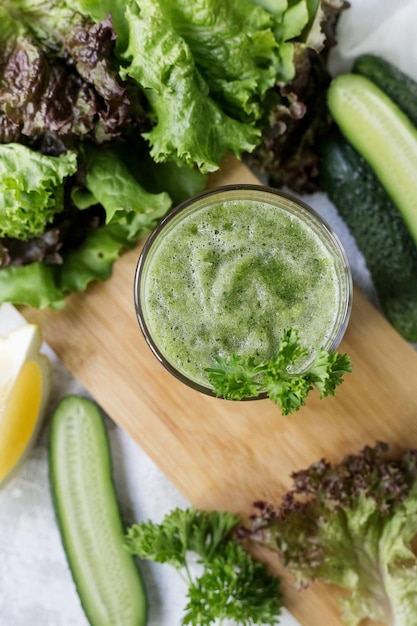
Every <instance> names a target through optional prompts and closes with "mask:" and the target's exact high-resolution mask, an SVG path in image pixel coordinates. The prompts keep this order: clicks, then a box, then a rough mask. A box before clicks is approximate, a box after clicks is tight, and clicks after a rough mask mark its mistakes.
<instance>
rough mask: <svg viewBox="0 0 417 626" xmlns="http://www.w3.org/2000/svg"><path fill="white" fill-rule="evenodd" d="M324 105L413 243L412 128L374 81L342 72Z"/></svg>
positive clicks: (416, 217)
mask: <svg viewBox="0 0 417 626" xmlns="http://www.w3.org/2000/svg"><path fill="white" fill-rule="evenodd" d="M328 106H329V110H330V113H331V114H332V116H333V119H334V120H335V122H336V124H337V125H338V126H339V128H340V130H341V131H342V133H343V134H344V135H345V137H346V139H347V140H348V141H349V143H350V144H351V145H353V146H354V147H355V148H356V150H357V151H358V152H359V153H360V154H362V156H363V157H364V158H365V159H366V160H367V161H368V163H369V165H370V166H371V167H372V169H373V171H374V172H375V174H376V176H377V177H378V179H379V181H380V183H381V184H382V185H383V187H384V188H385V190H386V191H387V193H388V194H389V196H390V197H391V199H392V201H393V202H394V203H395V205H396V207H397V208H398V210H399V211H400V213H401V214H402V217H403V220H404V222H405V224H406V225H407V228H408V230H409V232H410V235H411V236H412V238H413V240H414V241H415V243H416V244H417V129H416V128H415V127H414V126H413V124H412V123H411V122H410V120H409V118H408V117H407V116H406V115H405V113H403V111H402V110H401V109H400V108H399V107H398V106H397V105H396V104H395V103H394V102H393V101H392V100H391V99H390V98H389V97H388V96H387V95H386V94H385V93H384V92H383V91H382V90H381V89H380V88H379V87H377V86H376V85H375V84H374V83H373V82H371V81H370V80H368V79H367V78H365V77H363V76H360V75H357V74H341V75H339V76H337V77H336V78H335V79H334V80H333V81H332V83H331V85H330V87H329V90H328Z"/></svg>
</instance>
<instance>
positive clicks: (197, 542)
mask: <svg viewBox="0 0 417 626" xmlns="http://www.w3.org/2000/svg"><path fill="white" fill-rule="evenodd" d="M240 521H241V520H240V518H239V516H237V515H233V514H232V513H228V512H219V511H202V510H199V509H195V508H193V507H190V508H188V509H185V510H182V509H174V510H173V511H171V512H170V513H169V514H168V515H166V516H165V517H164V519H163V520H162V522H161V523H160V524H154V523H153V522H142V523H140V524H135V525H133V526H132V527H131V528H129V530H128V533H127V536H126V543H127V546H128V549H129V551H130V552H131V553H132V554H134V555H136V556H138V557H139V558H141V559H147V560H152V561H156V562H158V563H169V564H170V565H172V566H173V567H175V568H176V569H177V570H178V571H179V572H180V574H181V575H182V576H183V577H184V578H185V580H186V581H187V583H188V594H187V604H186V606H185V612H184V617H183V620H182V624H183V625H184V626H185V625H187V624H189V625H191V626H209V625H210V624H214V623H216V624H219V623H221V621H222V620H225V619H230V620H235V621H236V623H238V624H242V625H243V626H252V625H254V624H271V625H273V624H277V623H278V616H279V615H280V613H281V607H282V598H281V594H280V589H279V579H278V578H277V577H276V576H273V575H271V574H269V572H268V569H267V566H266V565H265V564H264V563H260V562H257V561H255V560H254V559H252V557H251V556H250V554H249V553H248V552H247V551H245V550H244V548H243V547H242V546H241V545H240V544H239V543H238V541H237V540H236V539H235V538H234V537H233V530H234V528H235V527H237V526H238V524H239V522H240ZM193 557H194V559H193ZM195 557H196V558H197V563H195ZM195 565H197V567H194V566H195ZM194 569H196V570H198V573H197V572H194Z"/></svg>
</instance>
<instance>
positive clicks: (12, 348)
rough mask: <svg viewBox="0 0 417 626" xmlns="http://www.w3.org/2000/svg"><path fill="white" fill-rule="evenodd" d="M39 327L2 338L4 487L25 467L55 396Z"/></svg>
mask: <svg viewBox="0 0 417 626" xmlns="http://www.w3.org/2000/svg"><path fill="white" fill-rule="evenodd" d="M41 345H42V336H41V332H40V329H39V327H38V326H36V325H34V324H26V325H24V326H22V327H21V328H18V329H17V330H14V331H12V332H10V333H9V334H8V335H6V336H5V337H0V486H3V485H4V484H5V482H6V480H8V479H9V478H11V477H12V476H13V475H14V474H15V472H16V471H17V470H18V469H19V468H20V467H21V465H22V463H23V462H24V460H25V459H26V457H27V454H28V452H29V451H30V449H31V447H32V445H33V443H34V442H35V440H36V437H37V435H38V432H39V429H40V426H41V423H42V418H43V417H44V414H45V409H46V406H47V403H48V400H49V396H50V392H51V379H52V375H51V366H50V362H49V359H48V357H47V356H46V355H44V354H41V353H40V348H41Z"/></svg>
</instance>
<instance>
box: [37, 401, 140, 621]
mask: <svg viewBox="0 0 417 626" xmlns="http://www.w3.org/2000/svg"><path fill="white" fill-rule="evenodd" d="M49 474H50V483H51V489H52V495H53V501H54V507H55V512H56V517H57V521H58V525H59V529H60V532H61V538H62V543H63V546H64V550H65V553H66V556H67V560H68V564H69V567H70V570H71V573H72V577H73V579H74V582H75V586H76V588H77V592H78V595H79V598H80V601H81V604H82V606H83V609H84V612H85V615H86V617H87V619H88V620H89V622H90V624H91V625H92V626H144V625H145V624H146V623H147V598H146V593H145V589H144V586H143V582H142V579H141V576H140V573H139V571H138V569H137V566H136V564H135V562H134V560H133V558H132V556H131V555H130V554H129V553H128V551H127V550H126V548H125V546H124V534H125V533H124V528H123V524H122V521H121V516H120V511H119V507H118V503H117V499H116V493H115V489H114V484H113V480H112V470H111V459H110V450H109V444H108V439H107V434H106V430H105V426H104V422H103V418H102V416H101V413H100V411H99V409H98V407H97V405H96V404H95V403H94V402H92V401H91V400H89V399H88V398H84V397H82V396H77V395H70V396H66V397H64V398H63V399H62V400H61V401H60V403H59V404H58V406H57V407H56V409H55V411H54V413H53V415H52V422H51V431H50V445H49Z"/></svg>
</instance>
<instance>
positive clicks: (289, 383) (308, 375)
mask: <svg viewBox="0 0 417 626" xmlns="http://www.w3.org/2000/svg"><path fill="white" fill-rule="evenodd" d="M307 355H308V350H307V349H306V348H304V347H303V346H301V345H300V341H299V336H298V333H297V331H296V330H294V329H289V330H286V331H284V333H283V335H282V338H281V340H280V345H279V350H278V352H277V354H276V355H275V356H274V357H272V358H271V359H270V360H269V361H262V362H260V363H257V362H256V359H255V358H253V357H240V356H238V355H236V354H233V355H232V356H231V357H230V358H228V359H224V358H222V357H216V358H215V362H216V364H215V365H214V366H213V367H208V368H206V370H205V371H206V372H207V373H208V374H209V381H210V384H211V385H212V386H213V389H214V392H215V394H216V395H217V396H218V397H222V398H225V399H226V400H243V399H244V398H255V397H257V396H259V394H260V393H262V392H265V393H266V395H267V396H268V397H269V398H270V399H271V400H273V401H274V402H275V403H276V404H278V405H279V406H280V407H281V412H282V414H283V415H288V414H290V413H295V412H296V411H298V409H299V408H300V407H302V406H304V405H305V403H306V398H307V396H308V394H309V393H310V391H311V390H312V389H313V388H314V387H316V388H317V389H318V390H319V392H320V398H325V397H326V396H329V395H331V396H334V395H335V389H336V387H337V386H338V385H340V384H341V383H342V382H343V376H344V374H345V373H348V372H350V371H351V369H352V368H351V361H350V358H349V357H348V356H347V355H346V354H339V353H337V352H328V351H327V350H324V349H320V350H319V351H318V352H317V354H316V356H315V358H314V360H313V361H312V363H311V364H310V365H309V367H308V368H307V369H306V370H304V371H303V372H300V373H295V372H293V369H292V368H293V367H294V366H295V365H296V364H297V362H298V361H299V360H300V359H302V358H304V357H305V356H307Z"/></svg>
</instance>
